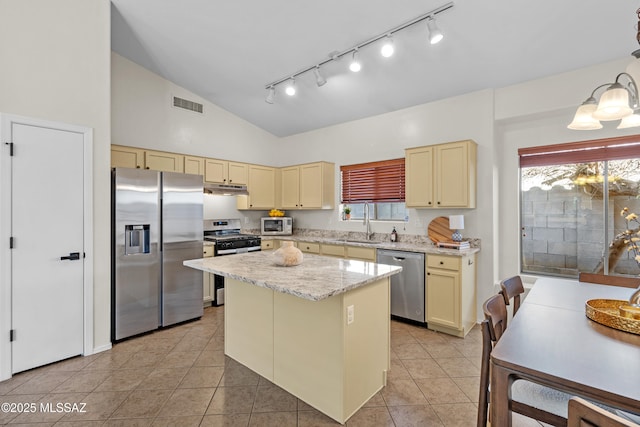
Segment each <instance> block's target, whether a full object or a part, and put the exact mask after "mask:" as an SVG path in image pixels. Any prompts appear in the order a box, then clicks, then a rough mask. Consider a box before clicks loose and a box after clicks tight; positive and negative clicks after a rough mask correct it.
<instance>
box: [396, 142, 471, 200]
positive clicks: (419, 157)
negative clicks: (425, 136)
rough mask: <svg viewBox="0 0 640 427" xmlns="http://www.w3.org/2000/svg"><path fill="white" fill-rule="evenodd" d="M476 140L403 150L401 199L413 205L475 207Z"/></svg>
mask: <svg viewBox="0 0 640 427" xmlns="http://www.w3.org/2000/svg"><path fill="white" fill-rule="evenodd" d="M476 151H477V146H476V143H475V142H474V141H472V140H466V141H457V142H450V143H447V144H438V145H431V146H426V147H416V148H409V149H407V150H405V182H406V185H405V203H406V205H407V207H413V208H475V207H476Z"/></svg>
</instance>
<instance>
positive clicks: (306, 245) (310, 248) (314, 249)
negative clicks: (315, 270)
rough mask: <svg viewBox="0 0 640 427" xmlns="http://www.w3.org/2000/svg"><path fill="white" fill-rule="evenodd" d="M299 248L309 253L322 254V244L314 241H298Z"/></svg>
mask: <svg viewBox="0 0 640 427" xmlns="http://www.w3.org/2000/svg"><path fill="white" fill-rule="evenodd" d="M297 246H298V249H300V250H301V251H302V252H306V253H309V254H320V244H319V243H313V242H298V245H297Z"/></svg>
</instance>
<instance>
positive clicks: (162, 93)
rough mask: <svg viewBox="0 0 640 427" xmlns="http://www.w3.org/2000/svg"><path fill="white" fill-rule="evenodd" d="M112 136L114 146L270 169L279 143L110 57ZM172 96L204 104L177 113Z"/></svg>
mask: <svg viewBox="0 0 640 427" xmlns="http://www.w3.org/2000/svg"><path fill="white" fill-rule="evenodd" d="M111 58H112V59H111V73H112V80H111V115H112V121H111V123H112V129H111V137H112V140H113V143H114V144H122V145H129V146H134V147H142V148H153V149H156V150H162V151H171V152H176V153H185V154H192V155H198V156H206V157H214V158H219V159H227V160H239V161H244V162H248V163H260V164H272V163H273V162H275V161H276V160H277V157H278V156H277V152H276V150H275V148H276V147H277V145H276V144H277V138H276V137H275V136H273V135H271V134H270V133H268V132H265V131H264V130H262V129H260V128H258V127H256V126H254V125H252V124H250V123H249V122H247V121H245V120H242V119H241V118H239V117H238V116H235V115H233V114H231V113H229V112H228V111H226V110H223V109H222V108H220V107H218V106H217V105H214V104H212V103H210V102H207V101H205V100H204V99H202V98H200V97H199V96H197V95H195V94H193V93H191V92H189V91H188V90H186V89H184V88H182V87H180V86H178V85H176V84H173V83H172V82H170V81H168V80H166V79H164V78H162V77H160V76H158V75H157V74H154V73H152V72H150V71H148V70H147V69H145V68H142V67H141V66H139V65H137V64H135V63H133V62H131V61H129V60H128V59H126V58H124V57H122V56H120V55H118V54H116V53H113V54H112V56H111ZM173 96H177V97H180V98H184V99H188V100H190V101H195V102H198V103H201V104H203V105H204V107H203V110H204V111H203V114H199V113H194V112H192V111H188V110H184V109H181V108H175V107H173V106H172V100H173Z"/></svg>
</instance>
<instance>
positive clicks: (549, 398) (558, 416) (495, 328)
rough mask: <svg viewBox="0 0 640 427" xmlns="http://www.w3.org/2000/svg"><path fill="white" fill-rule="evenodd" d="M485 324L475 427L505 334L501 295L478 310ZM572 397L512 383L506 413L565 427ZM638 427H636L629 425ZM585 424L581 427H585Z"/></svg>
mask: <svg viewBox="0 0 640 427" xmlns="http://www.w3.org/2000/svg"><path fill="white" fill-rule="evenodd" d="M482 309H483V311H484V317H485V320H483V321H482V322H481V330H482V359H481V361H480V394H479V396H478V420H477V425H478V427H486V425H487V418H488V407H489V401H490V396H491V394H490V366H491V351H492V350H493V347H494V346H495V345H496V343H497V342H498V340H499V339H500V337H502V334H503V333H504V332H505V325H506V320H507V307H506V304H505V302H504V298H503V296H502V295H500V294H497V295H494V296H492V297H491V298H489V299H488V300H487V301H485V303H484V304H483V306H482ZM573 397H575V396H573V395H570V394H567V393H564V392H562V391H559V390H556V389H553V388H550V387H545V386H542V385H540V384H537V383H534V382H531V381H528V380H524V379H516V380H515V381H514V382H513V384H512V386H511V400H510V401H509V410H511V411H512V412H517V413H519V414H522V415H524V416H526V417H529V418H533V419H535V420H538V421H542V422H543V423H546V424H550V425H552V426H557V427H560V426H561V427H564V426H567V419H568V406H569V401H570V400H571V399H572V398H573ZM598 406H599V407H600V408H601V409H603V410H606V411H609V412H611V413H615V414H618V415H619V416H621V417H622V418H623V419H629V420H633V421H636V420H640V417H639V416H637V415H634V414H630V413H628V412H624V411H622V410H619V409H615V408H610V407H607V406H605V405H601V404H599V405H598ZM630 425H632V426H637V427H640V424H633V423H632V424H630ZM586 426H588V424H586V425H583V426H582V427H586Z"/></svg>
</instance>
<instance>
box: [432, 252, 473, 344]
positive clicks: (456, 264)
mask: <svg viewBox="0 0 640 427" xmlns="http://www.w3.org/2000/svg"><path fill="white" fill-rule="evenodd" d="M426 262H427V283H426V286H427V289H426V292H425V297H426V307H427V326H428V328H429V329H432V330H435V331H440V332H445V333H448V334H451V335H456V336H459V337H464V336H465V335H466V334H467V333H468V332H469V331H470V330H471V329H472V328H473V326H474V325H475V323H476V270H475V255H470V256H465V257H459V256H446V255H427V261H426Z"/></svg>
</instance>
